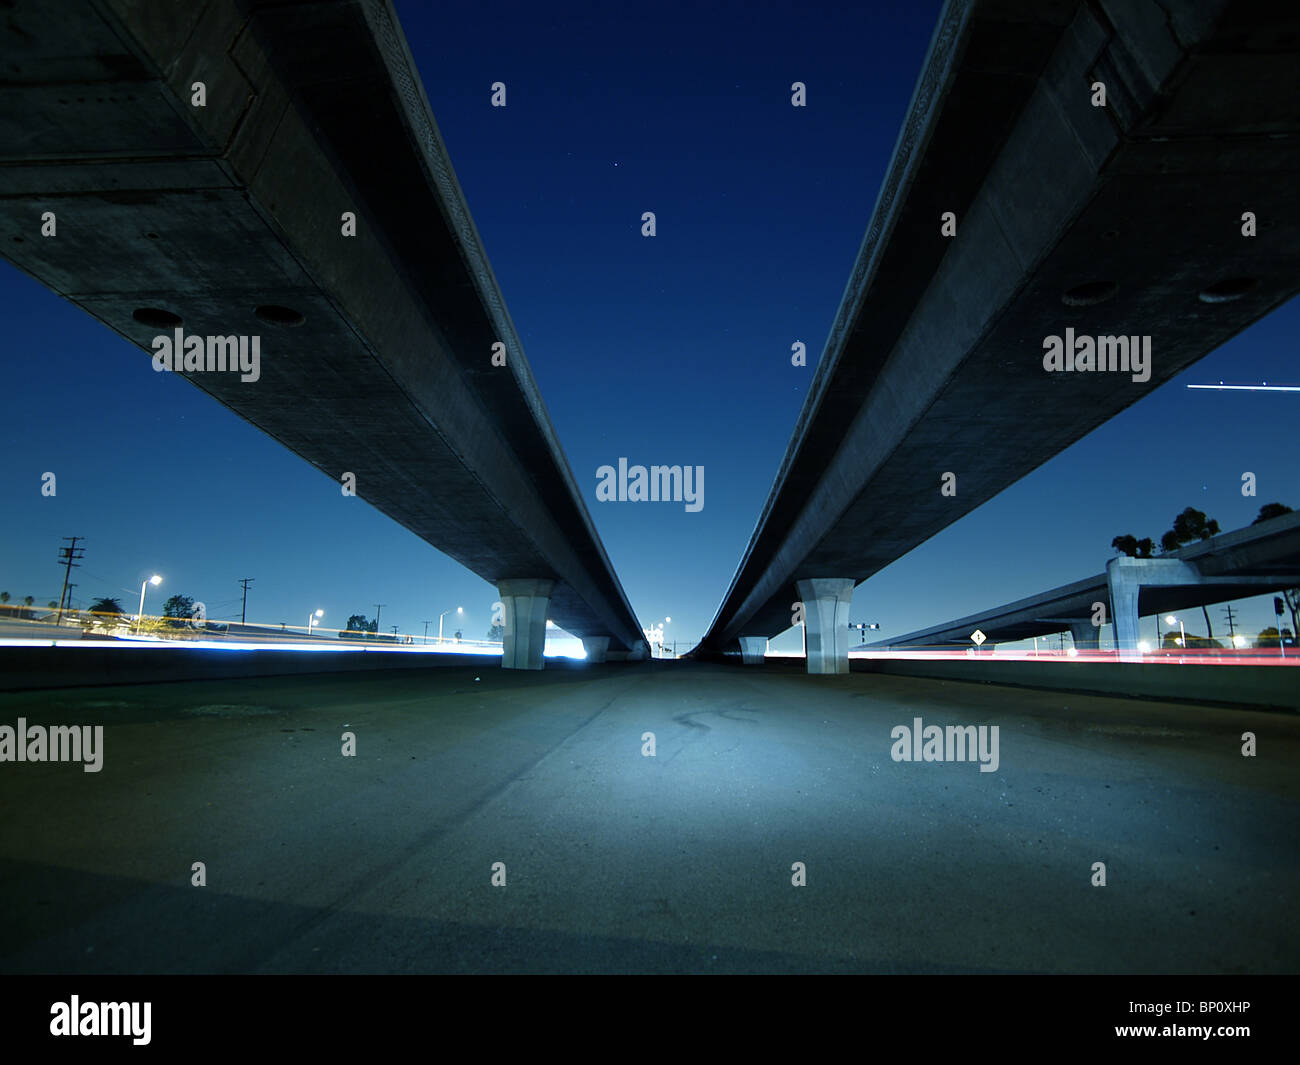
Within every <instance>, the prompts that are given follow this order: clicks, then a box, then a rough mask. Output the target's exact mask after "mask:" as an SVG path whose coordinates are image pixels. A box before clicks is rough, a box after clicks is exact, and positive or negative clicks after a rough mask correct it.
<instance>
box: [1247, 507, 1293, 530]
mask: <svg viewBox="0 0 1300 1065" xmlns="http://www.w3.org/2000/svg"><path fill="white" fill-rule="evenodd" d="M1291 513H1293V511H1292V510H1291V508H1290V507H1288V506H1287V505H1286V504H1285V503H1265V504H1264V505H1263V506H1262V507H1260V508H1259V517H1258V518H1256V519H1255V520H1254V521H1252V522H1251V525H1258V524H1259V523H1260V522H1261V521H1268V520H1269V518H1280V517H1281V516H1282V515H1283V514H1291Z"/></svg>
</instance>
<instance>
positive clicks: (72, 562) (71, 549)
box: [54, 536, 86, 625]
mask: <svg viewBox="0 0 1300 1065" xmlns="http://www.w3.org/2000/svg"><path fill="white" fill-rule="evenodd" d="M64 539H65V540H70V541H71V543H69V545H68V546H67V547H61V548H59V561H60V562H62V563H63V564H64V569H63V594H62V595H60V596H59V615H58V617H56V618H55V619H54V624H55V625H61V624H63V600H64V599H65V598H66V597H67V594H68V578H69V577H71V576H72V567H73V566H79V565H81V563H80V562H78V561H76V560H77V559H79V558H84V557H85V554H86V549H85V548H84V547H78V546H77V541H78V540H84V539H85V537H84V536H65V537H64ZM69 605H71V603H69Z"/></svg>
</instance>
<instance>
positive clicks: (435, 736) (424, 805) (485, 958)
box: [0, 663, 1300, 973]
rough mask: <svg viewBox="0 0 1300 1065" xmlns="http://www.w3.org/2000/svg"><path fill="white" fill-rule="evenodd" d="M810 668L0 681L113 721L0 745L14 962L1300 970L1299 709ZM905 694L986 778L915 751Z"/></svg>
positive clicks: (374, 967)
mask: <svg viewBox="0 0 1300 1065" xmlns="http://www.w3.org/2000/svg"><path fill="white" fill-rule="evenodd" d="M800 669H801V664H798V663H796V664H793V665H790V666H788V667H784V666H779V665H775V664H773V663H769V667H768V668H767V669H765V670H764V671H763V672H762V674H759V675H755V674H754V673H751V672H744V671H742V670H741V669H739V668H733V667H724V666H712V665H703V664H695V663H645V664H644V665H641V666H609V667H588V668H586V669H580V668H573V669H565V670H558V669H557V670H554V671H549V672H546V673H543V674H531V675H521V674H514V673H511V672H508V671H501V670H499V669H495V668H492V667H491V666H484V667H483V668H482V669H479V670H477V671H476V670H475V669H473V668H469V669H465V668H460V667H456V668H452V669H440V670H436V671H429V672H427V673H424V672H405V671H404V672H402V673H400V674H388V675H379V674H371V675H335V676H330V677H280V678H260V679H252V680H246V681H211V682H201V683H198V682H191V683H185V684H157V685H149V686H135V687H112V688H101V689H78V690H75V691H73V690H64V691H55V692H49V691H46V692H29V693H12V694H5V695H0V725H6V724H7V725H10V726H13V725H15V724H16V721H17V718H19V717H20V716H21V717H25V718H26V719H27V721H28V723H29V724H49V725H52V724H102V725H104V766H103V769H102V771H101V772H99V773H86V772H83V771H82V769H81V767H80V765H77V764H59V763H13V762H4V763H0V809H3V810H4V820H3V825H4V828H3V832H2V833H0V905H2V906H3V912H4V913H5V915H6V918H5V920H4V922H3V924H2V925H0V971H3V972H9V973H15V972H18V973H28V972H76V973H81V972H86V973H112V972H344V971H347V972H352V971H362V972H418V971H436V972H503V971H504V972H850V971H870V972H935V971H945V972H947V971H957V972H971V971H979V972H991V971H1025V970H1029V971H1052V972H1067V971H1088V972H1257V971H1258V972H1264V971H1267V972H1277V971H1291V972H1294V971H1295V970H1296V969H1297V968H1298V967H1300V930H1298V928H1297V924H1296V922H1295V920H1294V903H1295V900H1296V886H1297V884H1300V876H1298V875H1297V874H1298V873H1300V852H1298V851H1297V847H1296V843H1297V840H1300V773H1298V772H1297V770H1296V768H1295V767H1296V766H1297V765H1300V757H1298V756H1300V720H1297V719H1296V718H1295V717H1293V716H1290V715H1286V714H1270V713H1259V712H1247V711H1231V710H1226V709H1222V708H1217V709H1216V708H1206V707H1196V706H1188V705H1179V704H1171V703H1147V702H1140V701H1135V700H1124V699H1110V698H1103V697H1096V696H1075V695H1062V694H1061V693H1055V692H1040V691H1027V690H1021V689H1011V688H1004V687H994V686H985V685H974V684H962V683H955V682H941V681H934V680H922V679H916V678H905V677H889V676H879V675H861V674H853V675H850V676H838V677H824V678H823V677H807V676H804V675H802V673H801V672H799V670H800ZM476 678H479V679H477V680H476ZM916 717H921V718H922V719H923V720H924V722H925V724H927V725H929V724H939V725H947V724H972V725H998V726H999V729H1000V737H1001V738H1000V759H999V762H1000V764H999V766H998V769H997V771H996V772H993V773H981V772H980V771H979V766H978V765H977V764H974V763H969V762H968V763H938V762H934V763H925V762H921V763H906V762H895V761H893V760H892V758H891V756H890V749H891V745H892V741H891V736H890V732H891V729H893V728H894V727H895V726H897V725H909V726H910V725H911V724H912V721H913V719H914V718H916ZM1246 730H1251V731H1253V732H1254V733H1255V734H1256V736H1257V742H1258V750H1259V753H1258V755H1257V756H1256V757H1253V758H1246V757H1243V756H1242V754H1241V739H1240V737H1241V733H1242V732H1243V731H1246ZM344 732H351V733H353V734H354V735H355V737H356V756H355V757H343V756H342V755H341V754H340V748H341V743H342V741H341V736H342V734H343V733H344ZM646 732H653V733H654V734H655V741H656V753H655V756H654V757H645V756H643V754H642V749H643V746H644V740H643V735H644V733H646ZM195 861H202V862H204V863H206V874H207V886H206V887H194V886H191V876H192V873H191V864H192V863H193V862H195ZM1097 861H1103V862H1105V863H1106V867H1107V881H1108V882H1107V886H1105V887H1093V886H1091V883H1090V881H1091V878H1092V865H1093V863H1094V862H1097ZM495 862H503V863H505V878H506V883H505V886H504V887H494V886H492V884H491V882H490V881H491V878H492V875H493V870H492V867H493V863H495ZM795 862H803V863H805V866H806V878H807V886H805V887H794V886H792V883H791V878H792V875H793V874H792V871H791V867H792V863H795Z"/></svg>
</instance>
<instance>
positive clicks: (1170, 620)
mask: <svg viewBox="0 0 1300 1065" xmlns="http://www.w3.org/2000/svg"><path fill="white" fill-rule="evenodd" d="M1175 623H1177V625H1178V646H1179V647H1181V648H1182V649H1183V650H1184V651H1186V650H1187V630H1186V629H1184V628H1183V619H1182V618H1176V617H1174V616H1173V614H1169V615H1167V616H1166V617H1165V624H1166V625H1173V624H1175Z"/></svg>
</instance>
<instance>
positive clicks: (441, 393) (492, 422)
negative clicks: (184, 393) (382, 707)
mask: <svg viewBox="0 0 1300 1065" xmlns="http://www.w3.org/2000/svg"><path fill="white" fill-rule="evenodd" d="M0 89H2V90H3V92H4V94H5V97H6V100H7V103H6V106H5V108H4V111H3V114H0V231H2V232H3V238H4V239H3V240H2V241H0V249H2V251H3V254H4V255H5V257H6V258H7V259H9V261H10V262H12V263H13V264H14V265H15V266H17V267H18V268H19V269H20V270H23V271H24V272H26V273H27V274H29V275H31V276H32V277H33V278H35V279H36V280H38V281H40V282H41V283H42V284H44V285H46V286H47V287H48V288H50V289H52V290H53V291H54V292H56V293H58V294H59V295H61V296H63V297H64V298H65V299H67V300H69V301H71V302H72V303H74V304H76V305H77V306H79V307H81V308H82V309H83V310H85V311H86V312H87V313H89V314H91V315H93V316H94V317H95V318H97V319H98V320H99V321H101V322H102V323H103V324H104V325H106V326H107V327H108V328H110V329H112V330H114V331H115V332H116V333H118V334H119V335H120V336H122V337H123V338H124V339H126V340H128V341H130V342H131V343H132V344H135V345H137V346H139V347H140V348H142V349H145V350H146V351H148V352H150V354H152V355H154V356H156V357H160V356H161V355H162V354H163V348H162V346H161V345H162V344H163V342H167V343H169V344H170V345H171V346H173V347H175V348H177V349H178V352H177V354H178V358H179V354H180V350H179V349H184V350H186V352H187V354H190V355H195V356H197V357H195V358H194V359H192V360H190V361H186V362H185V363H184V364H181V363H180V362H178V363H177V365H176V366H174V367H173V366H172V365H171V364H170V363H167V364H166V365H165V366H164V368H165V369H171V370H172V371H173V372H181V373H184V375H185V376H186V377H187V378H188V379H189V380H190V382H191V383H193V384H194V385H196V386H198V387H199V388H201V389H203V390H204V391H205V392H207V393H208V394H209V395H210V396H212V397H213V398H214V399H216V400H217V401H218V402H220V403H223V404H224V405H225V406H227V407H229V408H230V409H231V410H233V411H234V412H235V413H237V414H239V415H240V416H241V417H243V418H244V419H246V420H247V421H249V422H250V423H252V424H253V425H255V426H257V427H258V428H259V429H261V430H262V431H263V432H265V433H267V434H268V435H270V436H271V437H273V438H274V439H276V440H278V441H279V442H280V443H281V444H283V445H284V446H285V447H287V448H289V449H290V450H292V451H293V452H295V453H296V454H298V455H299V456H301V457H302V458H304V459H306V460H307V461H308V462H310V463H311V464H312V465H314V466H316V467H317V468H318V469H320V470H321V471H322V472H324V473H326V474H327V475H328V476H329V477H331V478H333V479H334V480H335V481H336V482H338V484H339V488H338V489H337V490H338V491H340V492H343V491H344V490H345V489H347V488H349V487H352V486H354V488H355V494H356V495H357V496H359V497H360V498H362V499H364V500H366V501H367V502H369V503H371V504H372V505H373V506H375V507H376V508H377V509H379V510H380V511H382V512H383V513H384V514H386V515H387V516H388V517H390V518H392V519H393V520H394V521H397V522H399V523H400V524H402V525H403V526H405V527H406V528H408V529H410V530H411V531H412V532H414V533H415V534H416V535H417V536H419V537H421V538H422V539H424V540H425V541H427V542H428V543H430V544H432V545H433V546H434V547H436V548H438V549H439V550H440V551H443V552H445V553H446V554H447V555H450V556H451V557H452V558H454V559H455V560H456V561H458V562H460V563H462V564H464V565H465V566H466V567H468V568H469V569H471V570H473V571H474V572H475V573H477V574H478V575H479V576H481V577H483V578H484V579H485V580H487V581H489V582H491V583H493V584H495V585H496V586H497V588H498V591H499V594H500V597H501V601H502V603H503V604H504V607H505V611H504V613H505V629H506V635H505V640H506V654H505V656H504V659H503V661H504V664H505V665H506V666H508V667H516V668H541V664H542V644H543V642H544V639H545V631H544V630H545V623H546V619H547V618H548V617H550V618H553V619H554V620H555V622H556V623H557V624H558V625H560V626H561V627H562V628H564V629H566V630H568V631H569V632H571V633H573V634H575V635H577V636H580V637H582V638H583V639H584V641H585V642H586V643H587V647H588V653H589V656H590V657H593V658H596V659H600V658H601V657H603V655H604V653H605V648H606V646H608V647H610V648H613V654H622V655H627V654H629V653H630V654H632V655H634V656H639V655H643V654H644V653H645V651H646V647H645V641H644V636H643V634H642V632H641V627H640V625H639V623H638V622H637V620H636V618H635V616H634V614H633V612H632V609H631V606H630V605H629V603H628V600H627V596H626V595H625V593H624V591H623V589H622V587H621V585H620V583H619V581H618V578H617V577H616V576H615V574H614V572H613V569H612V567H611V565H610V562H609V559H608V557H607V555H606V553H605V550H604V547H603V546H602V544H601V542H600V539H599V537H598V536H597V534H596V532H595V529H594V526H593V525H592V521H591V517H590V515H589V513H588V511H587V508H586V506H585V504H584V503H583V501H582V499H581V497H580V495H579V492H578V489H577V486H576V483H575V481H574V478H573V474H572V471H571V470H570V468H569V465H568V463H567V461H566V460H565V457H564V454H563V451H562V450H561V448H560V444H559V441H558V439H557V438H556V435H555V430H554V428H553V426H552V425H551V421H550V418H549V416H548V415H547V412H546V407H545V405H544V404H543V402H542V398H541V395H540V394H539V392H538V388H537V385H536V382H535V381H534V380H533V376H532V373H531V371H530V370H529V367H528V362H527V360H526V359H525V357H524V353H523V350H522V347H521V345H520V342H519V338H518V336H517V334H516V332H515V328H514V326H513V324H512V322H511V320H510V315H509V312H508V311H507V309H506V305H505V300H504V297H503V296H502V293H501V291H500V288H499V287H498V285H497V282H496V279H495V278H494V277H493V274H492V268H491V266H490V265H489V263H488V258H487V255H486V253H485V252H484V249H483V247H482V243H481V242H480V240H479V237H478V233H477V232H476V230H475V228H474V222H473V219H472V218H471V217H470V214H469V210H468V208H467V206H466V203H465V198H464V196H463V194H462V192H461V190H460V187H459V185H458V183H457V180H456V176H455V173H454V171H453V169H452V165H451V161H450V159H449V158H448V155H447V150H446V147H445V145H444V144H443V142H442V139H441V138H440V136H439V134H438V128H437V125H436V124H435V122H434V118H433V115H432V113H431V111H430V108H429V103H428V100H427V99H426V98H425V95H424V91H423V89H422V88H421V84H420V78H419V74H418V72H417V70H416V67H415V64H414V62H413V60H412V58H411V54H410V51H409V49H408V48H407V45H406V41H405V39H404V38H403V36H402V30H401V27H400V26H399V24H398V22H397V18H396V16H395V14H394V12H393V9H392V6H391V4H390V3H388V2H386V0H321V2H307V3H275V2H271V3H260V2H259V3H254V2H244V0H211V2H207V3H180V4H178V3H175V2H173V0H105V2H103V3H93V4H91V3H83V2H81V0H39V2H35V0H19V2H17V3H14V4H9V5H6V11H5V28H4V32H2V33H0ZM194 338H198V340H197V343H198V345H199V349H198V350H197V351H196V352H190V351H189V349H188V345H189V344H190V342H191V341H192V340H193V339H194ZM231 342H233V344H234V346H229V345H230V344H231ZM214 349H215V350H214ZM235 351H239V352H240V353H241V355H242V356H243V357H244V359H245V361H244V363H242V364H241V365H240V366H239V368H238V369H235V368H232V367H230V366H229V365H228V364H227V362H226V361H224V360H225V359H226V355H227V354H228V353H229V354H231V357H232V358H233V353H234V352H235ZM253 352H256V353H257V356H258V358H257V365H256V366H254V365H253V361H254V360H253ZM169 354H170V353H169ZM214 356H219V359H218V358H216V357H214ZM209 359H211V361H208V360H209ZM219 366H225V367H226V368H225V369H220V368H217V367H219ZM139 372H140V373H142V374H146V373H151V372H154V371H153V368H152V367H151V365H150V361H149V360H148V359H146V358H143V357H142V358H141V359H140V362H139Z"/></svg>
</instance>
